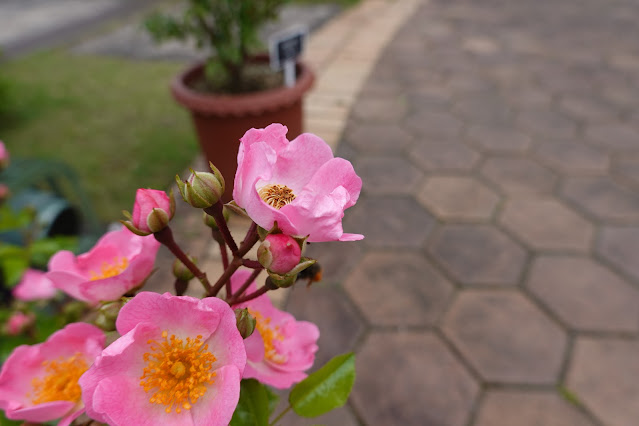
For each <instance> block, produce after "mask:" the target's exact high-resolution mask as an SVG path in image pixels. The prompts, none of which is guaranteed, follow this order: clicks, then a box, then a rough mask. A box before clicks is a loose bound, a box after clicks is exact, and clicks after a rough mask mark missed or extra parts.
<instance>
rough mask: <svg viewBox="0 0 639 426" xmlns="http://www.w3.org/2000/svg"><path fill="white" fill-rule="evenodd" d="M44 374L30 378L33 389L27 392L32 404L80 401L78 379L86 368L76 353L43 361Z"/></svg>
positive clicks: (85, 364)
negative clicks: (40, 376) (41, 376)
mask: <svg viewBox="0 0 639 426" xmlns="http://www.w3.org/2000/svg"><path fill="white" fill-rule="evenodd" d="M42 366H43V367H44V371H45V373H46V376H44V378H39V377H36V378H34V379H33V380H31V386H32V388H33V391H32V392H31V393H29V394H27V397H28V398H31V402H33V403H34V404H42V403H45V402H51V401H72V402H78V401H80V397H81V396H82V389H81V388H80V385H79V384H78V379H79V378H80V376H81V375H82V374H84V372H85V371H87V370H88V368H89V366H88V365H87V362H86V360H85V359H84V357H83V356H82V354H80V353H77V354H75V355H73V356H71V357H69V358H67V359H64V358H60V359H58V360H52V361H44V362H43V363H42Z"/></svg>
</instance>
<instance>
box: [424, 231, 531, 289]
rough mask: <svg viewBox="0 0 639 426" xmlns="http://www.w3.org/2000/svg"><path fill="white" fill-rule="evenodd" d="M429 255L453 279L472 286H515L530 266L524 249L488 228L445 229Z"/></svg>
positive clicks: (437, 236) (430, 249) (436, 237)
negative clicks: (525, 265)
mask: <svg viewBox="0 0 639 426" xmlns="http://www.w3.org/2000/svg"><path fill="white" fill-rule="evenodd" d="M428 251H429V252H430V253H431V254H432V255H433V257H434V258H435V259H436V260H437V261H438V262H439V263H440V264H441V265H442V266H443V267H444V268H445V269H446V270H447V271H448V272H449V273H450V274H451V275H452V276H453V277H455V278H456V279H458V280H459V281H460V282H462V283H464V284H469V285H478V284H479V285H481V284H491V285H515V284H516V283H517V281H518V280H519V276H520V274H521V271H522V268H523V267H524V263H525V262H526V252H525V251H524V249H522V248H521V246H519V245H518V244H517V243H515V242H514V241H512V240H511V239H510V238H509V237H508V236H507V235H506V234H504V233H503V232H501V231H499V230H498V229H497V228H495V227H493V226H488V225H448V226H444V227H443V228H442V229H441V230H440V232H438V233H437V234H436V235H435V237H434V238H433V240H432V241H431V242H430V244H429V246H428Z"/></svg>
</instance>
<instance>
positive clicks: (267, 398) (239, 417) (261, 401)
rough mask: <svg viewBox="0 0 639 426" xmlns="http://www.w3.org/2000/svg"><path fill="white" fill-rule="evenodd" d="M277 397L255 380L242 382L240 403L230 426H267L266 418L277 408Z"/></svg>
mask: <svg viewBox="0 0 639 426" xmlns="http://www.w3.org/2000/svg"><path fill="white" fill-rule="evenodd" d="M277 400H278V396H277V395H276V394H275V393H274V392H273V391H271V390H270V389H268V388H267V387H266V386H264V385H263V384H261V383H260V382H258V381H257V380H255V379H245V380H242V382H241V385H240V401H239V402H238V404H237V408H236V409H235V413H233V418H232V419H231V423H230V426H268V418H269V417H270V415H271V412H272V411H273V410H274V409H275V406H277Z"/></svg>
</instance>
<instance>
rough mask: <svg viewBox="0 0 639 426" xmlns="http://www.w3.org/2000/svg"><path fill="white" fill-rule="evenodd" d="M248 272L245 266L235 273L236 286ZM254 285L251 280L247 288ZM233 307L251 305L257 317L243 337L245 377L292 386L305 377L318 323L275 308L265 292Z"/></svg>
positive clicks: (239, 284)
mask: <svg viewBox="0 0 639 426" xmlns="http://www.w3.org/2000/svg"><path fill="white" fill-rule="evenodd" d="M249 276H250V272H248V271H246V270H240V271H237V272H236V273H235V274H233V276H232V277H231V284H232V285H233V289H235V290H237V289H238V288H239V287H240V286H241V285H242V284H243V283H244V282H245V281H246V280H247V279H248V277H249ZM255 289H256V286H255V283H252V284H251V286H250V287H249V289H248V290H247V292H248V293H251V292H253V291H255ZM233 308H234V309H241V308H248V310H249V312H250V313H251V315H253V316H254V317H255V319H256V321H257V323H256V326H255V331H254V332H253V334H251V336H249V337H248V338H247V339H246V340H244V343H245V345H246V355H247V362H246V369H245V370H244V378H246V379H250V378H254V379H257V380H259V381H260V382H262V383H264V384H265V385H269V386H273V387H275V388H278V389H286V388H289V387H290V386H291V385H293V384H294V383H297V382H300V381H302V380H304V378H306V376H307V375H306V373H304V371H305V370H308V369H309V368H311V367H312V365H313V362H314V361H315V352H317V349H318V348H317V339H319V329H318V328H317V326H316V325H315V324H313V323H310V322H307V321H296V320H295V317H293V315H291V314H289V313H288V312H284V311H280V310H279V309H277V308H275V307H274V306H273V304H272V303H271V299H269V297H268V295H266V294H264V295H262V296H259V297H256V298H255V299H252V300H249V301H248V302H244V303H240V304H238V305H234V306H233Z"/></svg>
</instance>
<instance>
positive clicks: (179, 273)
mask: <svg viewBox="0 0 639 426" xmlns="http://www.w3.org/2000/svg"><path fill="white" fill-rule="evenodd" d="M189 260H190V261H191V262H193V263H196V264H197V260H196V259H195V258H194V257H191V256H189ZM173 275H174V276H175V278H177V279H178V280H180V281H189V280H192V279H193V277H194V276H195V275H194V274H193V272H191V270H190V269H189V268H187V267H186V265H185V264H184V263H182V261H181V260H180V259H175V261H174V262H173Z"/></svg>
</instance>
